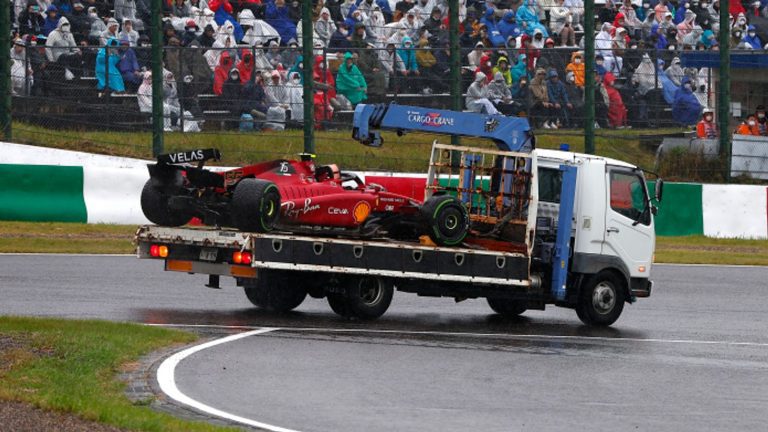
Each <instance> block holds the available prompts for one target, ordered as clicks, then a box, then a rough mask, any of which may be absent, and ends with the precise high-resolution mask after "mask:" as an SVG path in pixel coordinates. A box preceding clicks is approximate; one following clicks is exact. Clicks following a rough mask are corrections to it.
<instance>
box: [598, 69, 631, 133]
mask: <svg viewBox="0 0 768 432" xmlns="http://www.w3.org/2000/svg"><path fill="white" fill-rule="evenodd" d="M615 82H616V77H614V76H613V74H612V73H610V72H609V73H606V74H605V78H604V79H603V88H605V92H606V93H607V94H608V123H609V124H610V125H611V127H620V126H624V125H625V124H626V123H627V108H626V107H625V106H624V101H623V100H622V99H621V94H620V93H619V91H618V90H616V88H615V87H614V86H613V84H614V83H615Z"/></svg>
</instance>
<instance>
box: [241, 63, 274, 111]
mask: <svg viewBox="0 0 768 432" xmlns="http://www.w3.org/2000/svg"><path fill="white" fill-rule="evenodd" d="M255 77H256V78H255V81H254V82H250V81H248V82H246V83H245V84H244V85H243V90H242V92H241V99H240V101H241V107H240V108H241V112H247V113H250V114H251V116H253V118H254V119H258V120H263V119H265V118H266V117H267V110H268V109H269V108H268V107H267V99H266V93H264V85H263V84H264V79H263V77H262V75H261V74H260V73H259V74H256V75H255Z"/></svg>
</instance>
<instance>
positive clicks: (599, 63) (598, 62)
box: [595, 60, 603, 66]
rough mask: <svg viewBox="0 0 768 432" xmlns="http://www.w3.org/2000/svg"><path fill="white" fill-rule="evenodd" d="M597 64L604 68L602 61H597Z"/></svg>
mask: <svg viewBox="0 0 768 432" xmlns="http://www.w3.org/2000/svg"><path fill="white" fill-rule="evenodd" d="M595 63H597V65H598V66H602V65H603V61H602V60H599V61H597V62H595Z"/></svg>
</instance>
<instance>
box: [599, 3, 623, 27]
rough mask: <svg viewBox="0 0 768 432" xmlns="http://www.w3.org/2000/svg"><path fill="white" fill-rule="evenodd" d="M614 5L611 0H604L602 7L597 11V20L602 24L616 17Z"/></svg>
mask: <svg viewBox="0 0 768 432" xmlns="http://www.w3.org/2000/svg"><path fill="white" fill-rule="evenodd" d="M617 13H618V11H617V10H616V5H615V4H614V3H613V1H611V0H605V4H604V5H603V8H602V9H600V10H599V11H598V12H597V20H598V22H601V23H603V24H605V23H612V22H613V21H614V20H615V19H616V14H617Z"/></svg>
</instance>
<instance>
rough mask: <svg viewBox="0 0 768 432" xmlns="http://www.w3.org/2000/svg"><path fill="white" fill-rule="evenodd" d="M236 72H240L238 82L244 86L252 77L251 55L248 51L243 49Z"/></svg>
mask: <svg viewBox="0 0 768 432" xmlns="http://www.w3.org/2000/svg"><path fill="white" fill-rule="evenodd" d="M237 70H238V71H239V72H240V81H241V82H242V83H243V84H245V83H246V82H248V81H250V80H251V77H252V76H253V54H252V53H251V50H249V49H243V50H242V51H241V54H240V61H239V62H237Z"/></svg>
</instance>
